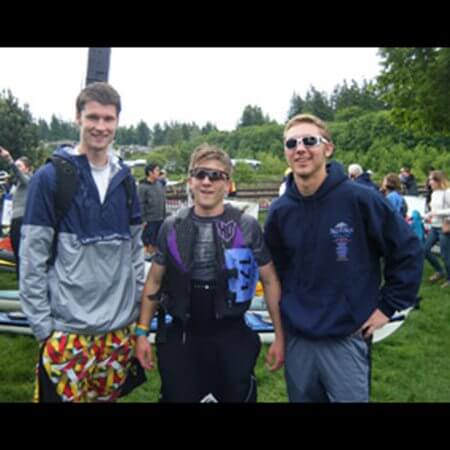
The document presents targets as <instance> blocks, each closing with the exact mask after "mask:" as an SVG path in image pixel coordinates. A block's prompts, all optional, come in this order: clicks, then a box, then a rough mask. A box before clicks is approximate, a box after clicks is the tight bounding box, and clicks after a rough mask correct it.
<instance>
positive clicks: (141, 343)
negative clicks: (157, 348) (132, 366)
mask: <svg viewBox="0 0 450 450" xmlns="http://www.w3.org/2000/svg"><path fill="white" fill-rule="evenodd" d="M136 358H137V359H138V360H139V362H140V363H141V366H142V367H143V368H144V369H147V370H152V369H154V368H155V363H154V359H153V350H152V345H151V344H150V342H148V338H147V336H138V338H137V340H136Z"/></svg>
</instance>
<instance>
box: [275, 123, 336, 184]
mask: <svg viewBox="0 0 450 450" xmlns="http://www.w3.org/2000/svg"><path fill="white" fill-rule="evenodd" d="M305 136H323V132H322V130H321V129H320V128H319V127H318V126H317V125H315V124H313V123H308V122H301V123H297V124H295V125H293V126H292V127H291V128H289V129H288V130H287V131H286V132H285V136H284V142H285V143H286V141H288V140H289V139H300V138H303V137H305ZM333 148H334V147H333V144H332V143H330V142H328V143H327V142H322V141H319V142H318V144H317V145H315V146H305V145H304V143H303V142H299V143H297V146H296V147H295V148H292V149H289V148H287V147H286V145H285V146H284V155H285V157H286V160H287V162H288V164H289V166H290V168H291V169H292V172H293V173H294V177H295V178H296V179H297V180H299V181H301V182H308V183H311V182H313V183H318V186H319V185H320V184H321V183H322V181H323V180H324V179H325V177H326V168H325V166H326V162H327V158H329V157H330V156H331V155H332V154H333Z"/></svg>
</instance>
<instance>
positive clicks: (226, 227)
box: [216, 220, 236, 242]
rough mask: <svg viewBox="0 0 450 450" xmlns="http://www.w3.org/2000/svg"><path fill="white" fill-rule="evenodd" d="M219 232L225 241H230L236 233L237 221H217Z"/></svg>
mask: <svg viewBox="0 0 450 450" xmlns="http://www.w3.org/2000/svg"><path fill="white" fill-rule="evenodd" d="M216 227H217V234H218V235H219V237H220V238H221V239H222V240H224V241H225V242H230V241H231V240H232V239H233V238H234V235H235V234H236V222H235V221H234V220H230V221H229V222H223V221H222V220H219V221H217V222H216Z"/></svg>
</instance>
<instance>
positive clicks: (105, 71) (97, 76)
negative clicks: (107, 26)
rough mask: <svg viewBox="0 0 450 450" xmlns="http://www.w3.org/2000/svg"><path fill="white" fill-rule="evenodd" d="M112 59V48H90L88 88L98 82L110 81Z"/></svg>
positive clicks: (87, 76)
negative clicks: (110, 62)
mask: <svg viewBox="0 0 450 450" xmlns="http://www.w3.org/2000/svg"><path fill="white" fill-rule="evenodd" d="M110 58H111V48H105V47H90V48H89V54H88V67H87V75H86V86H87V85H88V84H91V83H94V82H96V81H106V82H107V81H108V75H109V60H110Z"/></svg>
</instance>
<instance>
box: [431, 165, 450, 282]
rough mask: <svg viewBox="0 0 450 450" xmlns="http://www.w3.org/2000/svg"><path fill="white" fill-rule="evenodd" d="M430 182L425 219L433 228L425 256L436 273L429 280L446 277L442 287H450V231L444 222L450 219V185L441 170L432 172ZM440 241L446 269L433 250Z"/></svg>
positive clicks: (434, 280) (433, 280)
mask: <svg viewBox="0 0 450 450" xmlns="http://www.w3.org/2000/svg"><path fill="white" fill-rule="evenodd" d="M428 182H429V184H430V187H431V190H432V194H431V202H430V211H429V212H428V213H427V214H426V215H425V220H426V221H427V222H429V223H430V224H431V229H430V232H429V234H428V237H427V240H426V242H425V258H426V259H427V260H428V262H429V263H430V264H431V265H432V267H433V268H434V270H435V273H434V274H433V275H431V277H430V278H429V279H428V280H429V281H430V282H432V283H434V282H436V281H439V280H441V279H444V278H445V281H444V283H443V284H442V285H441V287H442V288H448V287H450V232H447V231H446V229H445V225H444V222H445V221H446V220H448V219H450V189H449V186H450V185H449V182H448V180H447V177H446V176H445V174H444V172H442V171H441V170H433V171H432V172H430V175H429V179H428ZM443 225H444V229H443ZM438 241H439V246H440V254H441V258H442V259H443V261H444V265H445V271H444V269H443V268H442V265H441V263H440V261H439V259H438V258H437V257H436V255H434V254H433V253H432V252H431V248H432V247H433V246H434V245H435V244H436V243H437V242H438Z"/></svg>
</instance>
